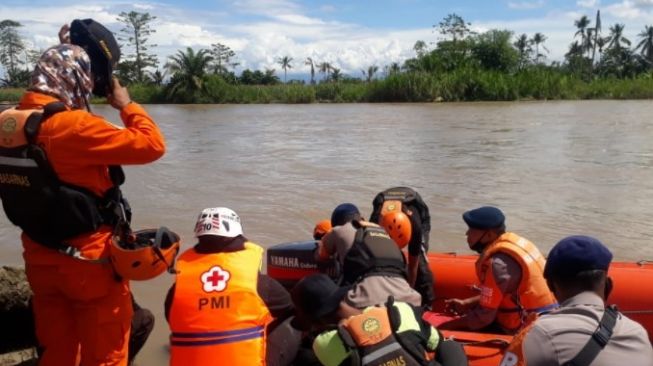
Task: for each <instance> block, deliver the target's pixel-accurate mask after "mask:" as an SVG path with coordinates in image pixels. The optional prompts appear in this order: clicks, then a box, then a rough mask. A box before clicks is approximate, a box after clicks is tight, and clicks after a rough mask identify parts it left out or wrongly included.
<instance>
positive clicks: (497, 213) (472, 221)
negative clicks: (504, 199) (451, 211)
mask: <svg viewBox="0 0 653 366" xmlns="http://www.w3.org/2000/svg"><path fill="white" fill-rule="evenodd" d="M463 220H465V223H466V224H467V226H469V227H470V228H472V229H481V230H484V229H494V228H497V227H501V226H503V223H504V222H505V220H506V218H505V216H503V212H501V210H499V209H498V208H496V207H492V206H484V207H479V208H477V209H474V210H470V211H467V212H465V213H464V214H463Z"/></svg>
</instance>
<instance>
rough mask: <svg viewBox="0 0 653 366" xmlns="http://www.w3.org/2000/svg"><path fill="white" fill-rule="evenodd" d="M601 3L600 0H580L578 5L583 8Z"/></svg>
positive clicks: (593, 6) (577, 2)
mask: <svg viewBox="0 0 653 366" xmlns="http://www.w3.org/2000/svg"><path fill="white" fill-rule="evenodd" d="M599 4H600V2H599V0H578V1H576V5H578V6H580V7H581V8H595V7H597V6H598V5H599Z"/></svg>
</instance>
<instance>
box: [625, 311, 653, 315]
mask: <svg viewBox="0 0 653 366" xmlns="http://www.w3.org/2000/svg"><path fill="white" fill-rule="evenodd" d="M619 312H620V313H622V314H653V310H619Z"/></svg>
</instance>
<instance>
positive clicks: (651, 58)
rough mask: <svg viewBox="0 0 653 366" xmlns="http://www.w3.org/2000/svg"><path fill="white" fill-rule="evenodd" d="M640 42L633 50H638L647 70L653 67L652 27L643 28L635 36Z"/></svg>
mask: <svg viewBox="0 0 653 366" xmlns="http://www.w3.org/2000/svg"><path fill="white" fill-rule="evenodd" d="M637 36H638V37H639V38H640V39H641V40H640V41H639V43H638V44H637V47H636V48H635V50H639V51H640V54H641V55H642V57H644V59H645V60H646V61H647V63H648V65H649V68H650V67H653V26H651V25H647V26H644V30H643V31H641V32H640V33H639V34H638V35H637Z"/></svg>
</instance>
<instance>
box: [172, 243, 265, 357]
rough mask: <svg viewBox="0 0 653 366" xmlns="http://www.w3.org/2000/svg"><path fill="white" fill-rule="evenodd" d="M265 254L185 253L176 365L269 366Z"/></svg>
mask: <svg viewBox="0 0 653 366" xmlns="http://www.w3.org/2000/svg"><path fill="white" fill-rule="evenodd" d="M262 258H263V249H262V248H261V247H259V246H258V245H256V244H253V243H250V242H246V243H245V249H244V250H240V251H237V252H225V253H212V254H199V253H197V252H196V251H195V250H194V249H189V250H187V251H186V252H184V253H183V254H182V255H181V256H180V257H179V259H178V261H177V270H178V274H177V281H176V284H175V293H174V297H173V301H172V307H171V309H170V321H169V322H170V330H171V331H172V334H171V336H170V345H171V347H170V365H171V366H195V365H197V366H200V365H201V366H208V365H265V338H266V335H265V331H266V329H265V328H266V326H267V325H268V324H269V322H270V321H271V320H272V317H271V315H270V312H269V310H268V308H267V307H266V306H265V303H264V302H263V300H262V299H261V298H260V296H259V295H258V292H257V289H256V286H257V281H258V273H259V269H260V266H261V260H262Z"/></svg>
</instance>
